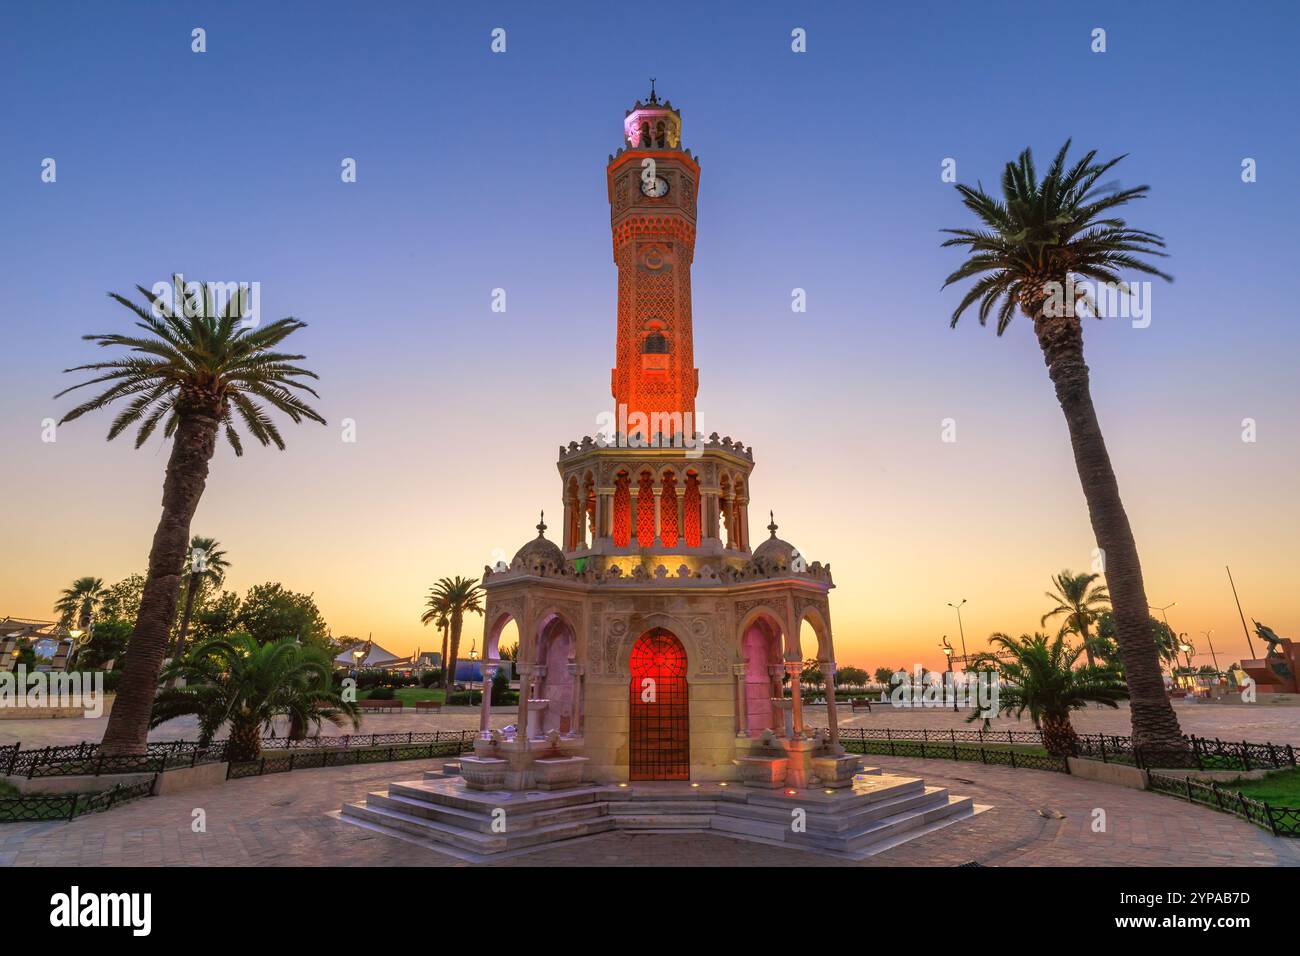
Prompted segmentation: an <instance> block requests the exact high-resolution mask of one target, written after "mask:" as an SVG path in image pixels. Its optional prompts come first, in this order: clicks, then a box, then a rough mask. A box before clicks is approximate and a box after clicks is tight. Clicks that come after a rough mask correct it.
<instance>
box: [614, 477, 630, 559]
mask: <svg viewBox="0 0 1300 956" xmlns="http://www.w3.org/2000/svg"><path fill="white" fill-rule="evenodd" d="M613 537H614V545H615V547H619V548H626V547H627V546H628V545H629V544H630V543H631V541H632V496H631V494H630V493H629V488H628V477H627V472H625V471H620V472H619V473H618V477H617V478H615V479H614V527H613Z"/></svg>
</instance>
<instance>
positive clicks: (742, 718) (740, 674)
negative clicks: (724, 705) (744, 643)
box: [731, 664, 749, 737]
mask: <svg viewBox="0 0 1300 956" xmlns="http://www.w3.org/2000/svg"><path fill="white" fill-rule="evenodd" d="M731 672H732V673H733V674H735V675H736V736H737V737H748V736H749V720H748V718H747V716H746V714H745V704H746V701H745V697H746V695H747V692H748V690H749V688H748V687H746V686H745V665H744V664H732V665H731Z"/></svg>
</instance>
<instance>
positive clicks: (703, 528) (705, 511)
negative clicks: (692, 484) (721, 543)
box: [696, 484, 709, 547]
mask: <svg viewBox="0 0 1300 956" xmlns="http://www.w3.org/2000/svg"><path fill="white" fill-rule="evenodd" d="M696 488H699V485H698V484H697V485H696ZM698 497H699V500H700V547H703V546H704V542H705V541H706V540H708V537H709V508H708V502H707V501H706V500H705V498H704V491H703V489H700V493H699V495H698Z"/></svg>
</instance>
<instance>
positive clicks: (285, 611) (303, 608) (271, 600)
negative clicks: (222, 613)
mask: <svg viewBox="0 0 1300 956" xmlns="http://www.w3.org/2000/svg"><path fill="white" fill-rule="evenodd" d="M235 626H236V627H237V628H238V629H239V630H240V631H243V632H245V633H246V634H248V635H249V636H250V637H252V638H253V640H255V641H257V642H258V643H259V644H268V643H271V642H272V641H278V640H282V639H284V638H288V639H289V640H298V641H301V642H302V643H303V644H314V645H316V646H318V647H321V648H324V647H325V646H326V644H327V643H328V641H329V636H328V631H329V627H328V625H326V623H325V618H324V617H323V616H322V615H321V613H320V608H318V607H317V606H316V601H315V600H314V598H313V597H312V595H310V594H298V593H297V592H294V591H290V590H288V589H287V588H286V587H285V586H284V585H282V584H278V583H272V582H268V583H266V584H257V585H254V586H253V587H251V588H249V589H248V593H247V594H245V595H244V600H243V601H242V602H241V604H240V605H239V613H238V614H237V615H236V618H235Z"/></svg>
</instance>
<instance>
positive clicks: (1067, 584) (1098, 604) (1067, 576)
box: [1039, 568, 1110, 667]
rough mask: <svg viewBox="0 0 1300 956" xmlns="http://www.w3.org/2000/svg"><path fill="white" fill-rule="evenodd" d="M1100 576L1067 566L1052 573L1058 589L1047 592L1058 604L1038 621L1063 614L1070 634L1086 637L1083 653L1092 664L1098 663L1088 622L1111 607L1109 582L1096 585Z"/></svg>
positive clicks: (1044, 622) (1089, 663)
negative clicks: (1079, 572) (1075, 572)
mask: <svg viewBox="0 0 1300 956" xmlns="http://www.w3.org/2000/svg"><path fill="white" fill-rule="evenodd" d="M1099 577H1101V575H1100V574H1072V573H1071V572H1070V570H1069V569H1068V568H1067V569H1066V570H1064V571H1062V572H1061V573H1060V574H1054V575H1052V585H1053V587H1055V588H1056V591H1055V592H1052V591H1048V592H1046V594H1047V599H1048V600H1049V601H1055V602H1056V607H1054V608H1052V609H1051V610H1050V611H1048V612H1047V613H1046V614H1044V615H1043V619H1042V620H1041V621H1040V622H1039V623H1040V624H1046V623H1047V622H1048V621H1050V620H1051V619H1052V618H1054V617H1056V616H1058V615H1061V614H1064V615H1065V629H1066V630H1067V631H1068V632H1070V633H1071V634H1078V635H1079V639H1080V640H1081V641H1083V653H1084V654H1085V655H1086V656H1087V658H1088V666H1089V667H1092V666H1093V665H1095V664H1096V663H1097V661H1096V658H1095V657H1094V656H1093V653H1092V650H1093V649H1092V631H1091V629H1090V627H1089V625H1091V624H1092V622H1093V621H1095V620H1096V619H1097V617H1098V615H1100V614H1101V613H1102V612H1103V611H1106V610H1108V609H1109V608H1110V592H1109V591H1107V590H1106V585H1104V584H1098V585H1096V586H1095V587H1094V586H1093V582H1094V581H1096V580H1097V579H1098V578H1099Z"/></svg>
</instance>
